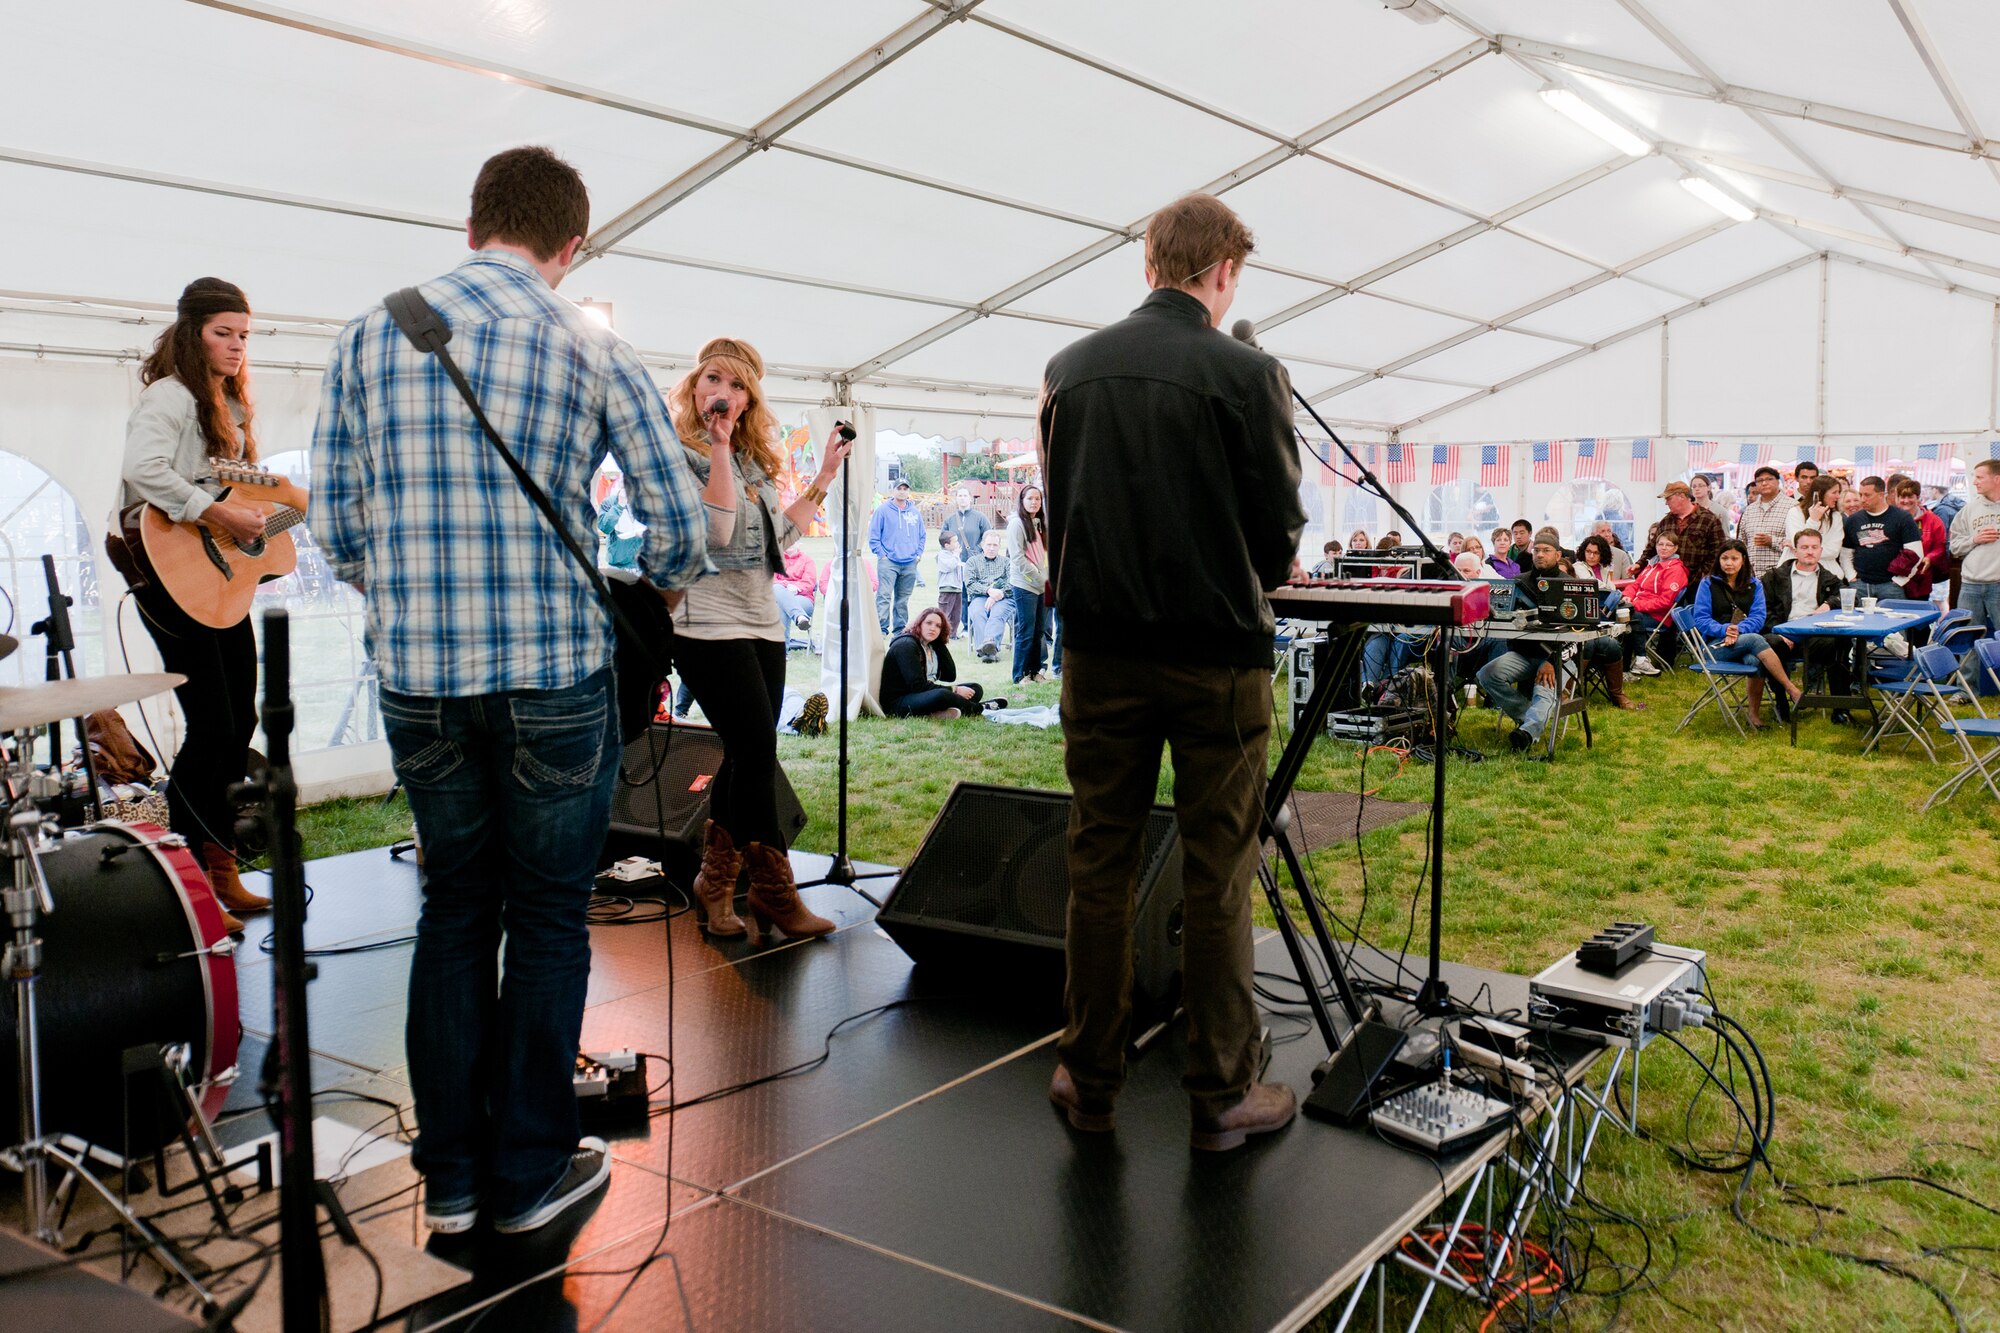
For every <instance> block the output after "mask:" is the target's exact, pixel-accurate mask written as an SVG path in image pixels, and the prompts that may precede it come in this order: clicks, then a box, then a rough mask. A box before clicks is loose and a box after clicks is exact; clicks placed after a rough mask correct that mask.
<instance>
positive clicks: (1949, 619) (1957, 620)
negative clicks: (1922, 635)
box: [1931, 607, 1972, 634]
mask: <svg viewBox="0 0 2000 1333" xmlns="http://www.w3.org/2000/svg"><path fill="white" fill-rule="evenodd" d="M1971 619H1972V612H1970V611H1967V610H1965V609H1964V608H1963V607H1960V608H1959V609H1958V610H1955V611H1947V612H1945V613H1944V614H1943V615H1941V616H1939V617H1938V618H1937V623H1936V624H1935V625H1932V626H1931V632H1932V633H1933V634H1943V633H1944V632H1945V631H1946V630H1949V629H1951V628H1953V627H1954V626H1957V625H1964V624H1967V623H1969V622H1970V621H1971Z"/></svg>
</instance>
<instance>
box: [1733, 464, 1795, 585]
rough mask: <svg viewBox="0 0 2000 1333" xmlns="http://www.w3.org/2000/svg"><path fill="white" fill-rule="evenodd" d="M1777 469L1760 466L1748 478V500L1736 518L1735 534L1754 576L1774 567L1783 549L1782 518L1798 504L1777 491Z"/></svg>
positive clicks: (1760, 575) (1783, 525)
mask: <svg viewBox="0 0 2000 1333" xmlns="http://www.w3.org/2000/svg"><path fill="white" fill-rule="evenodd" d="M1781 485H1782V481H1781V479H1780V477H1779V476H1778V469H1776V468H1774V467H1768V466H1766V467H1760V468H1758V469H1757V471H1756V473H1755V474H1754V475H1753V476H1752V477H1751V479H1750V501H1749V503H1748V504H1746V505H1744V506H1743V517H1742V518H1740V519H1738V520H1737V521H1736V536H1737V537H1738V539H1739V540H1741V541H1742V543H1743V545H1744V547H1745V549H1747V550H1748V551H1749V552H1750V572H1751V573H1752V574H1754V575H1756V576H1757V577H1758V578H1760V579H1761V578H1763V577H1764V575H1765V574H1766V573H1768V572H1770V571H1771V570H1772V569H1774V568H1776V567H1777V564H1778V560H1779V559H1780V557H1782V556H1783V555H1784V553H1785V521H1786V519H1787V518H1789V517H1790V516H1791V515H1792V514H1795V513H1797V512H1798V506H1797V505H1794V504H1792V503H1791V502H1790V501H1788V500H1786V499H1785V497H1784V496H1782V495H1780V494H1779V493H1778V492H1779V489H1780V487H1781Z"/></svg>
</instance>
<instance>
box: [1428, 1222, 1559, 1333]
mask: <svg viewBox="0 0 2000 1333" xmlns="http://www.w3.org/2000/svg"><path fill="white" fill-rule="evenodd" d="M1449 1234H1450V1228H1449V1227H1426V1228H1424V1229H1423V1230H1422V1231H1414V1232H1411V1233H1410V1234H1409V1235H1407V1236H1405V1237H1403V1253H1404V1254H1405V1255H1407V1256H1409V1257H1410V1258H1411V1259H1413V1260H1415V1261H1417V1262H1419V1263H1422V1264H1425V1265H1426V1266H1428V1265H1429V1264H1431V1263H1434V1262H1435V1260H1434V1259H1432V1258H1430V1257H1428V1256H1427V1255H1425V1253H1424V1252H1423V1251H1422V1250H1421V1249H1419V1248H1418V1242H1422V1243H1423V1244H1424V1245H1428V1246H1430V1248H1431V1253H1432V1254H1435V1253H1436V1252H1437V1250H1438V1247H1440V1246H1441V1245H1443V1244H1444V1241H1445V1237H1446V1236H1447V1235H1449ZM1486 1234H1487V1232H1486V1228H1485V1227H1483V1226H1480V1225H1479V1224H1478V1223H1476V1222H1467V1223H1466V1224H1465V1225H1464V1226H1462V1227H1460V1228H1459V1229H1458V1240H1457V1241H1456V1242H1455V1243H1454V1244H1453V1245H1452V1247H1451V1252H1450V1253H1449V1254H1447V1255H1445V1271H1446V1272H1448V1273H1450V1274H1451V1276H1453V1277H1454V1278H1457V1279H1458V1280H1459V1281H1460V1282H1463V1283H1465V1284H1466V1285H1467V1286H1477V1285H1478V1283H1479V1281H1480V1279H1481V1278H1482V1277H1483V1276H1484V1273H1485V1268H1486V1250H1485V1246H1484V1244H1483V1242H1484V1241H1485V1238H1486ZM1523 1253H1525V1254H1526V1255H1527V1256H1528V1259H1529V1261H1530V1264H1531V1265H1532V1269H1530V1268H1524V1266H1523V1265H1522V1262H1521V1256H1522V1255H1523ZM1495 1281H1496V1283H1497V1284H1498V1285H1499V1286H1500V1288H1501V1295H1499V1296H1498V1297H1496V1298H1495V1299H1494V1301H1493V1307H1492V1308H1491V1309H1490V1310H1488V1311H1487V1312H1486V1318H1484V1319H1482V1320H1481V1321H1480V1322H1479V1330H1480V1333H1488V1331H1489V1330H1490V1329H1492V1327H1493V1325H1494V1322H1495V1321H1496V1320H1498V1319H1499V1318H1500V1315H1501V1312H1503V1311H1504V1310H1506V1308H1507V1307H1508V1306H1509V1305H1511V1304H1513V1303H1514V1302H1515V1301H1517V1300H1519V1299H1520V1298H1521V1297H1523V1296H1554V1295H1556V1294H1557V1293H1558V1292H1560V1291H1561V1290H1562V1287H1563V1271H1562V1265H1560V1264H1558V1263H1557V1262H1556V1261H1555V1258H1554V1257H1553V1256H1552V1255H1550V1254H1549V1252H1548V1251H1547V1250H1545V1249H1543V1248H1542V1247H1541V1246H1539V1245H1537V1244H1535V1243H1534V1242H1533V1241H1530V1240H1523V1241H1519V1242H1517V1243H1516V1244H1515V1246H1514V1248H1513V1250H1512V1251H1511V1252H1510V1253H1509V1255H1508V1260H1507V1270H1506V1271H1505V1272H1504V1273H1501V1274H1500V1275H1499V1276H1498V1277H1497V1278H1496V1279H1495Z"/></svg>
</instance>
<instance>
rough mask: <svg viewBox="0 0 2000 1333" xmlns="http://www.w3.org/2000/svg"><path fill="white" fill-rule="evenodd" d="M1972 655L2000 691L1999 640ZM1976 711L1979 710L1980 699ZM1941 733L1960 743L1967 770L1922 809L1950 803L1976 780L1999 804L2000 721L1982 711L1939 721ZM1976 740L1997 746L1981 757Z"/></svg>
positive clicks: (1954, 776) (1980, 643)
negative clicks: (1959, 791) (1997, 781)
mask: <svg viewBox="0 0 2000 1333" xmlns="http://www.w3.org/2000/svg"><path fill="white" fill-rule="evenodd" d="M1972 651H1973V655H1974V656H1975V657H1977V658H1978V660H1979V665H1980V670H1981V674H1983V675H1984V676H1985V677H1986V679H1987V680H1989V681H1991V682H1992V684H1993V685H1994V687H1995V688H1996V689H2000V639H1981V640H1979V641H1978V642H1977V643H1976V644H1974V645H1973V649H1972ZM1973 707H1975V708H1977V707H1979V701H1978V699H1976V698H1975V699H1974V700H1973ZM1938 730H1939V731H1941V732H1943V733H1944V734H1945V735H1947V736H1950V737H1953V738H1954V739H1956V740H1957V741H1958V751H1959V753H1960V754H1961V755H1963V756H1964V757H1965V766H1964V767H1963V768H1961V769H1959V770H1958V772H1956V773H1954V774H1952V775H1951V777H1950V778H1949V779H1948V780H1946V782H1945V784H1944V785H1943V786H1941V787H1939V788H1938V789H1937V790H1936V791H1934V792H1932V793H1931V795H1930V799H1929V800H1927V801H1925V802H1924V804H1923V808H1924V809H1925V810H1928V809H1930V808H1931V807H1932V806H1934V805H1936V804H1937V803H1938V802H1939V801H1948V800H1950V799H1951V798H1952V797H1953V796H1955V795H1956V794H1957V793H1958V789H1959V788H1960V787H1962V786H1964V785H1965V784H1966V783H1967V782H1968V781H1970V780H1971V779H1973V778H1975V777H1976V778H1978V779H1979V780H1980V781H1981V782H1983V783H1985V784H1986V790H1988V791H1990V792H1992V793H1993V799H1995V800H1996V801H2000V785H1996V782H1995V779H1996V778H2000V718H1991V717H1987V716H1985V715H1984V710H1982V711H1981V715H1980V716H1979V717H1945V718H1940V719H1939V720H1938ZM1976 740H1984V741H1992V742H1994V744H1993V745H1992V746H1991V747H1990V748H1989V749H1988V750H1987V751H1986V752H1985V753H1984V754H1981V753H1980V752H1979V751H1978V750H1977V749H1975V748H1974V747H1973V742H1974V741H1976Z"/></svg>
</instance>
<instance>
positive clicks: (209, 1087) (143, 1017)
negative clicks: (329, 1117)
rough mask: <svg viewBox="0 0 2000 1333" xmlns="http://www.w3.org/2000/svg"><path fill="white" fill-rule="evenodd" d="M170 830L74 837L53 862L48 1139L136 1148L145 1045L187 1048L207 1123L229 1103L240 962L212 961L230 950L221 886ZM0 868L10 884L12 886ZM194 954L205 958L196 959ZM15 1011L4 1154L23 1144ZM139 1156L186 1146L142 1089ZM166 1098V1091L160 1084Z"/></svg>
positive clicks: (45, 976) (2, 1030)
mask: <svg viewBox="0 0 2000 1333" xmlns="http://www.w3.org/2000/svg"><path fill="white" fill-rule="evenodd" d="M168 837H169V835H168V833H167V831H166V830H165V829H161V828H156V827H155V826H153V825H151V824H121V823H116V822H112V821H107V822H105V823H101V824H93V825H91V826H90V827H89V828H86V829H81V830H78V831H75V832H72V833H69V834H67V835H65V836H64V837H63V838H62V840H61V841H59V842H57V843H56V844H54V846H52V847H51V848H50V849H49V850H47V851H44V852H43V853H42V872H43V874H45V875H46V876H47V877H48V882H49V894H50V896H51V897H52V898H54V899H55V907H56V910H55V911H54V912H52V913H50V914H49V915H47V916H44V917H42V918H41V919H40V920H41V925H40V933H41V937H42V941H43V946H44V947H43V949H42V967H41V974H40V977H39V979H38V980H37V981H36V982H35V1005H36V1010H37V1012H38V1014H39V1017H40V1023H39V1027H40V1036H41V1067H42V1089H41V1090H42V1130H43V1132H44V1133H47V1134H73V1135H75V1136H76V1137H78V1138H81V1139H85V1140H87V1141H89V1142H91V1143H93V1144H96V1145H97V1146H99V1147H101V1148H107V1149H109V1150H111V1151H112V1152H118V1151H120V1150H121V1146H122V1145H123V1144H124V1143H125V1141H126V1116H125V1096H124V1086H123V1085H124V1079H123V1077H122V1075H121V1073H120V1067H121V1057H122V1056H123V1054H124V1052H125V1051H126V1050H127V1049H128V1048H130V1047H133V1046H146V1047H162V1046H170V1045H178V1044H181V1043H185V1044H186V1045H187V1046H188V1048H189V1050H190V1052H191V1053H192V1059H191V1060H190V1062H189V1064H188V1066H187V1070H186V1073H185V1074H184V1076H183V1077H184V1078H185V1079H186V1081H187V1082H188V1084H189V1085H190V1086H191V1087H192V1088H193V1089H194V1092H195V1096H196V1099H197V1102H198V1103H199V1105H200V1106H201V1109H202V1112H203V1114H204V1115H207V1116H210V1117H213V1116H214V1115H215V1114H216V1113H217V1112H218V1111H220V1110H221V1109H222V1103H223V1101H224V1099H225V1098H227V1097H228V1095H229V1080H227V1079H224V1078H223V1076H224V1075H225V1074H232V1073H233V1072H234V1069H235V1065H236V1044H237V1039H238V1037H239V1036H240V1031H239V1024H238V1021H237V1011H236V959H235V957H234V956H233V955H222V956H218V955H216V954H214V953H210V952H208V950H210V949H211V948H213V947H214V946H215V945H216V944H218V943H220V942H222V941H223V940H224V939H226V938H227V932H225V931H224V930H223V928H222V910H221V908H219V907H218V906H217V905H216V902H215V895H214V893H213V891H212V890H211V889H210V888H209V884H208V877H207V876H206V875H204V874H203V873H202V871H201V867H200V866H199V865H198V864H196V862H195V859H194V857H193V856H191V855H189V853H188V851H187V849H186V848H185V847H183V846H180V845H178V840H175V842H176V845H172V846H169V845H166V840H167V839H168ZM12 873H13V868H12V866H11V865H10V864H5V863H0V874H7V875H11V874H12ZM183 955H193V956H183ZM15 1021H16V1018H15V1005H14V998H13V994H12V992H11V989H10V990H9V993H8V995H7V997H6V999H5V1000H4V1001H0V1144H12V1143H16V1142H18V1141H19V1140H20V1137H21V1135H20V1126H19V1119H20V1110H19V1107H18V1101H19V1098H18V1097H17V1096H16V1093H15V1089H16V1087H17V1083H16V1079H17V1076H18V1071H17V1066H18V1058H17V1051H18V1046H17V1044H16V1040H15V1032H14V1027H15ZM132 1086H133V1088H134V1089H135V1090H136V1091H137V1093H138V1096H136V1097H135V1099H134V1101H135V1105H134V1113H133V1115H132V1119H131V1127H130V1133H131V1140H130V1151H131V1153H132V1155H133V1156H135V1157H136V1156H140V1155H143V1154H145V1153H149V1152H151V1151H152V1150H153V1149H154V1148H156V1147H159V1146H160V1145H162V1144H165V1143H167V1142H169V1141H170V1140H172V1139H173V1137H174V1136H175V1134H176V1133H177V1131H178V1129H179V1123H178V1121H179V1119H180V1117H178V1116H176V1115H171V1114H167V1113H166V1104H165V1102H164V1099H162V1098H159V1097H154V1096H151V1094H150V1088H149V1086H148V1085H147V1084H146V1083H145V1082H144V1081H143V1080H140V1079H137V1078H135V1079H134V1080H133V1082H132ZM153 1086H157V1084H155V1085H153Z"/></svg>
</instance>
